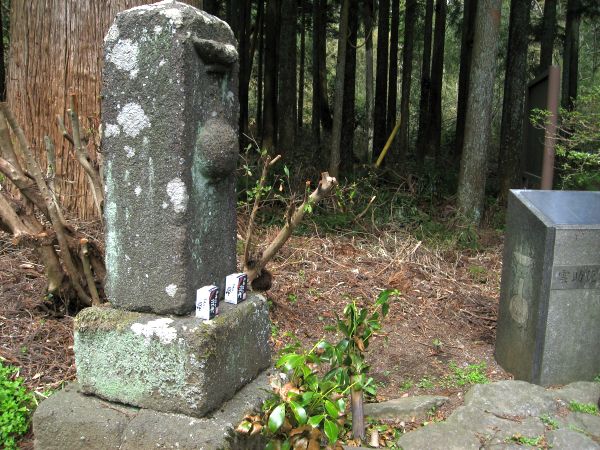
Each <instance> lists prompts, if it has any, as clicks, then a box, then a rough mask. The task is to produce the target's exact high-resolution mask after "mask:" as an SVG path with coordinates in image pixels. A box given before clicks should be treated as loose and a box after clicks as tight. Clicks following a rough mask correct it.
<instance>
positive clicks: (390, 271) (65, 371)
mask: <svg viewBox="0 0 600 450" xmlns="http://www.w3.org/2000/svg"><path fill="white" fill-rule="evenodd" d="M315 230H316V231H315V232H314V233H313V234H312V235H311V236H308V235H299V236H292V238H291V239H290V240H289V241H288V243H287V244H286V245H285V246H284V248H283V249H282V251H281V252H280V254H279V255H278V256H277V257H276V259H275V260H274V261H273V262H272V263H271V264H270V267H269V268H270V270H271V272H272V273H273V275H274V284H273V288H272V289H271V290H270V291H268V292H267V298H268V299H269V301H270V305H271V319H272V322H273V326H272V342H273V346H274V349H275V350H276V351H277V350H279V349H281V348H282V347H283V346H284V345H285V344H287V343H289V342H291V341H292V340H293V339H295V338H298V339H300V341H302V342H303V344H305V346H307V347H308V346H312V345H314V343H315V342H316V341H317V340H319V339H320V338H322V337H323V336H324V332H323V329H324V326H325V325H330V324H333V323H334V322H335V318H336V315H341V312H342V310H343V308H344V305H345V304H346V303H347V301H348V300H349V299H351V298H353V299H357V301H358V302H359V304H361V305H366V304H370V303H372V302H374V301H375V299H376V297H377V294H378V293H379V292H380V291H381V290H383V289H386V288H395V289H398V290H399V291H400V292H401V296H400V297H399V298H398V300H397V301H396V302H394V303H393V304H392V306H391V308H390V314H389V316H388V317H387V318H386V320H385V322H384V326H383V330H382V332H381V333H380V334H379V335H378V336H376V339H374V340H373V341H372V344H371V346H370V348H369V350H368V355H367V360H368V362H369V363H370V365H371V372H370V373H371V376H373V377H374V379H375V380H376V382H377V384H378V394H377V399H375V400H377V401H383V400H387V399H392V398H398V397H403V396H409V395H418V394H441V395H445V396H448V397H449V398H450V402H448V403H447V404H446V405H445V406H443V407H442V408H441V409H440V410H439V411H437V412H435V413H433V414H432V415H430V416H429V417H415V418H414V421H409V422H406V423H402V424H401V428H404V429H412V428H415V427H417V426H419V425H420V424H421V423H422V422H423V421H425V420H439V419H443V418H444V417H447V415H448V414H449V413H450V412H451V411H452V410H454V409H455V408H456V407H457V406H459V405H460V404H461V403H462V398H463V395H464V392H465V391H466V390H467V389H468V388H469V384H468V383H467V384H464V385H463V384H462V383H461V382H459V381H457V378H456V377H455V376H454V375H455V374H456V367H458V368H459V369H462V368H465V367H467V366H469V365H471V366H473V365H480V366H481V363H485V368H484V369H481V372H483V374H484V375H485V376H486V377H487V378H488V379H489V380H490V381H494V380H499V379H506V378H509V375H508V374H507V373H506V372H504V371H503V370H502V368H500V367H499V366H498V365H497V364H496V362H495V360H494V358H493V343H494V338H495V326H496V313H497V305H498V297H499V284H500V271H501V263H502V260H501V250H502V240H501V237H500V236H499V235H498V234H496V232H494V231H485V232H483V236H482V237H483V240H484V241H485V249H484V250H482V251H471V250H468V251H465V250H463V251H459V250H452V249H447V248H446V249H439V248H435V247H434V246H432V245H431V244H426V243H424V242H421V241H418V240H417V239H415V238H414V237H413V236H412V235H411V234H409V233H407V232H397V233H392V232H384V233H378V234H369V233H356V232H352V233H336V234H320V233H319V232H318V230H317V227H316V226H315ZM276 232H277V230H276V229H275V228H263V229H261V230H260V234H261V238H264V240H268V239H269V238H271V237H273V236H274V235H275V233H276ZM261 238H258V239H255V241H261V240H263V239H261ZM44 287H45V278H44V275H43V267H41V266H40V265H39V264H38V263H37V261H36V258H35V256H34V253H33V252H32V251H29V250H27V249H22V248H15V247H14V246H13V245H12V243H11V241H10V237H9V236H8V235H6V234H3V233H1V232H0V357H1V358H2V359H3V361H4V363H8V364H11V365H14V366H16V367H18V368H19V371H20V376H22V377H23V378H24V379H25V382H26V384H27V386H28V387H29V388H30V389H32V390H35V391H36V392H38V393H39V394H40V396H41V397H42V398H43V396H44V393H46V392H47V391H48V390H53V389H58V388H60V386H61V385H62V384H63V383H64V382H66V381H70V380H73V379H74V378H75V368H74V357H73V336H72V318H71V317H62V318H54V317H51V316H50V315H49V314H48V311H47V310H46V309H45V308H43V292H44ZM328 337H329V338H331V339H334V338H335V337H334V336H331V335H329V336H328ZM23 444H24V446H25V447H28V446H29V445H31V439H30V437H29V439H26V440H25V442H23Z"/></svg>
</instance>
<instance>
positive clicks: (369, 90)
mask: <svg viewBox="0 0 600 450" xmlns="http://www.w3.org/2000/svg"><path fill="white" fill-rule="evenodd" d="M363 20H364V26H365V85H366V86H365V116H366V124H365V128H366V130H367V151H366V155H367V163H368V164H370V163H371V162H372V159H373V132H374V130H373V128H374V125H373V0H364V3H363Z"/></svg>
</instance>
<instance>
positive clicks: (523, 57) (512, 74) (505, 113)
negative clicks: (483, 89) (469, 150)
mask: <svg viewBox="0 0 600 450" xmlns="http://www.w3.org/2000/svg"><path fill="white" fill-rule="evenodd" d="M530 11H531V1H526V0H511V3H510V22H509V28H508V48H507V50H506V73H505V76H504V102H503V106H502V126H501V127H500V162H499V172H500V199H501V201H502V203H504V202H505V201H506V199H507V196H508V190H509V189H512V188H515V187H518V181H519V169H520V161H519V156H520V154H521V147H522V146H523V118H524V114H525V91H526V89H527V48H528V44H529V16H530Z"/></svg>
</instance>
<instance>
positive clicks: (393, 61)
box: [385, 0, 400, 153]
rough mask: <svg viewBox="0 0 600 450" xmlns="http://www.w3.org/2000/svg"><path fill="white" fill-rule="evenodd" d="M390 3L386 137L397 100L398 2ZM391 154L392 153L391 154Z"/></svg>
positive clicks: (393, 117) (398, 0) (394, 114)
mask: <svg viewBox="0 0 600 450" xmlns="http://www.w3.org/2000/svg"><path fill="white" fill-rule="evenodd" d="M391 1H392V20H391V25H390V27H391V28H390V67H389V71H388V96H387V114H386V121H385V123H386V130H385V134H386V136H389V135H390V133H391V132H392V130H393V129H394V126H395V125H396V103H397V98H398V28H399V27H400V0H391ZM392 153H393V152H392Z"/></svg>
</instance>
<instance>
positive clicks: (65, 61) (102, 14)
mask: <svg viewBox="0 0 600 450" xmlns="http://www.w3.org/2000/svg"><path fill="white" fill-rule="evenodd" d="M152 2H153V0H105V1H101V2H99V1H91V0H46V1H33V2H30V1H13V2H11V8H10V9H11V13H10V14H11V17H10V23H11V24H12V26H11V27H10V45H11V50H10V58H9V60H8V74H7V86H6V88H7V101H8V103H9V105H10V107H11V109H12V111H14V114H15V116H16V118H17V120H18V122H19V123H21V124H22V126H23V131H24V133H25V135H26V136H27V137H28V139H29V140H30V144H31V148H32V149H33V151H34V152H35V156H36V158H37V159H38V160H39V161H40V164H41V165H42V166H43V167H44V166H45V165H46V155H45V150H44V136H49V137H50V138H51V139H52V141H53V142H55V143H57V148H56V163H57V164H56V165H57V167H56V173H57V177H56V178H57V182H56V188H57V191H58V197H59V198H60V199H61V201H62V204H63V206H64V207H65V208H66V209H68V210H70V211H72V212H74V213H76V214H78V215H79V216H81V217H83V218H91V217H97V213H96V207H95V204H94V199H93V195H92V193H91V192H90V190H89V188H88V182H87V179H86V175H85V173H84V170H83V169H82V168H81V167H80V166H79V164H78V162H77V161H76V160H75V159H74V158H73V157H72V155H71V154H70V148H69V144H68V142H66V141H64V140H63V139H62V137H61V134H60V131H59V130H58V129H57V127H56V125H55V124H56V122H55V120H54V117H55V116H56V114H59V115H60V116H61V117H62V118H63V120H64V119H66V117H67V108H68V100H69V98H68V95H69V93H71V92H77V93H78V97H79V113H80V116H81V117H83V118H90V122H89V124H88V123H85V124H84V125H85V127H86V128H91V129H93V130H97V128H98V125H99V117H98V113H99V111H100V87H101V65H102V52H103V45H104V41H103V40H104V36H105V35H106V32H107V31H108V28H109V27H110V25H111V23H112V21H113V20H114V17H115V16H116V14H117V13H118V12H120V11H123V10H125V9H128V8H131V7H134V6H139V5H142V4H147V3H152ZM187 3H189V4H192V5H194V6H198V5H199V4H200V2H199V0H189V1H188V2H187ZM86 122H87V121H86ZM87 150H88V152H89V154H90V157H91V160H92V161H93V162H94V163H96V161H97V155H96V151H95V148H94V147H93V145H92V143H91V142H90V144H89V147H88V148H87Z"/></svg>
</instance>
